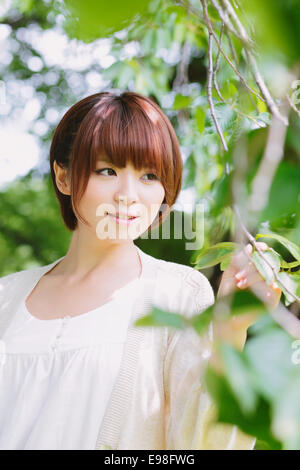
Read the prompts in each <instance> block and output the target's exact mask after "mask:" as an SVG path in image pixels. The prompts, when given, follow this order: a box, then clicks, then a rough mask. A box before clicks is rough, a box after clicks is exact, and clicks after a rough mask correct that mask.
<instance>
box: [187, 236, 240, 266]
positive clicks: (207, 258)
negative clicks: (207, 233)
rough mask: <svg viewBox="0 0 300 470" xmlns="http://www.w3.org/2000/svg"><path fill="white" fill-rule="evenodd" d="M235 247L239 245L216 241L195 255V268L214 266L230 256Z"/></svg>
mask: <svg viewBox="0 0 300 470" xmlns="http://www.w3.org/2000/svg"><path fill="white" fill-rule="evenodd" d="M237 247H239V245H238V244H237V243H233V242H221V243H217V244H216V245H214V246H211V247H209V248H207V249H206V250H204V251H203V252H202V253H200V254H197V255H196V258H195V261H194V263H196V266H195V268H196V269H203V268H208V267H210V266H215V265H216V264H219V263H221V262H222V261H224V260H225V259H226V258H228V257H230V256H231V255H232V254H233V253H234V252H235V251H236V249H237Z"/></svg>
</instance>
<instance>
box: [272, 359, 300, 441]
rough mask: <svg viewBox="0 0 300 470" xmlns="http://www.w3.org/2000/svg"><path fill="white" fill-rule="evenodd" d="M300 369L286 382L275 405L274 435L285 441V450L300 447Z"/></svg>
mask: <svg viewBox="0 0 300 470" xmlns="http://www.w3.org/2000/svg"><path fill="white" fill-rule="evenodd" d="M299 390H300V369H299V367H298V369H297V370H296V374H295V375H293V376H292V377H291V379H290V380H289V381H288V382H287V383H286V386H285V389H284V390H283V391H282V393H281V394H280V395H278V399H277V400H276V401H275V406H274V421H273V423H272V430H273V433H274V435H275V436H276V437H277V438H278V439H280V440H281V441H282V442H284V449H285V450H295V449H298V450H299V449H300V400H299Z"/></svg>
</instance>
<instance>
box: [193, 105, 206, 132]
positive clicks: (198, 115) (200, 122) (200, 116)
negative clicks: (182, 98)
mask: <svg viewBox="0 0 300 470" xmlns="http://www.w3.org/2000/svg"><path fill="white" fill-rule="evenodd" d="M195 121H196V127H197V129H198V131H199V132H200V134H201V133H202V132H203V131H204V128H205V111H204V109H203V108H202V107H200V106H197V108H196V111H195Z"/></svg>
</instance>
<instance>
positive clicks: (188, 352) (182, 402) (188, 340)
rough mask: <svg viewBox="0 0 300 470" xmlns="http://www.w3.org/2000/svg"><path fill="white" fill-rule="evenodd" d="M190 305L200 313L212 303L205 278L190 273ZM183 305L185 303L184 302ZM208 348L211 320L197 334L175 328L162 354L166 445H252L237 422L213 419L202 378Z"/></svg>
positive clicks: (173, 447)
mask: <svg viewBox="0 0 300 470" xmlns="http://www.w3.org/2000/svg"><path fill="white" fill-rule="evenodd" d="M192 285H193V288H192V291H191V296H192V297H193V299H192V300H193V302H192V305H193V308H192V311H190V313H189V315H193V314H196V313H201V311H204V310H205V309H206V308H208V307H209V306H210V305H212V304H213V303H214V294H213V290H212V287H211V285H210V283H209V281H208V279H207V278H206V277H205V276H204V275H203V274H202V273H200V272H198V271H196V270H194V273H192ZM186 306H187V305H186ZM211 349H212V324H210V326H209V329H208V331H207V332H205V333H204V334H202V335H201V336H200V335H198V334H197V332H196V331H195V330H194V329H193V328H192V327H187V328H185V329H184V330H179V331H178V330H177V331H176V333H175V334H173V336H172V338H171V341H170V342H169V346H168V350H167V353H166V356H165V366H164V373H165V375H164V378H165V400H166V401H165V404H166V412H165V444H166V449H170V450H180V449H193V450H200V449H201V450H209V449H218V450H221V449H222V450H225V449H235V450H249V449H253V448H254V445H255V442H256V439H255V438H254V437H253V436H249V435H247V434H245V433H243V432H242V431H241V430H240V429H239V428H237V426H233V425H231V424H227V423H217V422H215V417H216V407H215V404H214V403H213V401H212V398H211V397H210V395H209V394H208V392H207V391H206V390H205V386H204V382H203V380H202V377H203V374H204V370H205V366H206V365H207V362H208V359H209V357H210V354H211Z"/></svg>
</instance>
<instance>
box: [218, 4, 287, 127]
mask: <svg viewBox="0 0 300 470" xmlns="http://www.w3.org/2000/svg"><path fill="white" fill-rule="evenodd" d="M211 1H212V2H213V3H214V2H215V0H211ZM223 3H224V5H225V8H226V10H225V11H226V12H227V14H228V15H230V16H231V17H232V19H233V20H234V22H235V24H236V26H237V28H238V29H239V32H240V35H241V36H242V37H243V38H244V40H245V52H246V55H247V57H248V59H249V62H250V65H251V66H252V68H251V70H252V73H253V76H254V78H255V81H256V84H257V86H258V88H259V89H260V91H261V93H262V95H263V97H264V99H265V101H266V104H267V106H268V108H269V110H270V112H271V113H272V114H273V115H274V116H276V117H277V118H278V119H280V121H282V122H283V123H284V124H285V125H286V126H287V125H288V119H287V118H286V117H285V116H282V115H281V114H280V112H279V109H278V107H277V105H276V104H275V102H274V100H273V98H272V96H271V94H270V92H269V90H268V87H267V86H266V84H265V82H264V79H263V77H262V75H261V74H260V72H259V70H258V67H257V64H256V60H255V58H254V56H253V54H252V52H251V51H250V49H249V47H247V43H248V41H249V37H248V35H247V33H246V30H245V28H244V26H243V25H242V23H241V22H240V20H239V18H238V16H237V14H236V12H235V11H234V9H233V7H232V5H231V3H230V2H229V0H223ZM220 9H221V8H220Z"/></svg>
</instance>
